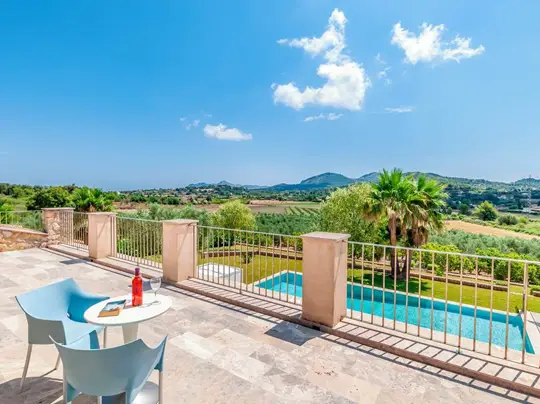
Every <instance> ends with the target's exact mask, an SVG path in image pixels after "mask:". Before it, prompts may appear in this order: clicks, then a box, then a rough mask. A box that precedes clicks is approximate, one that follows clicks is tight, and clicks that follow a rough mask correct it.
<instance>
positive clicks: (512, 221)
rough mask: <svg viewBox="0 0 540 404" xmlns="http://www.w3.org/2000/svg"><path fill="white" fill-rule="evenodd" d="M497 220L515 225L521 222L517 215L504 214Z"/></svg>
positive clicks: (507, 224)
mask: <svg viewBox="0 0 540 404" xmlns="http://www.w3.org/2000/svg"><path fill="white" fill-rule="evenodd" d="M497 222H499V224H501V225H506V226H515V225H517V224H518V223H519V219H518V217H517V216H516V215H502V216H499V218H498V219H497Z"/></svg>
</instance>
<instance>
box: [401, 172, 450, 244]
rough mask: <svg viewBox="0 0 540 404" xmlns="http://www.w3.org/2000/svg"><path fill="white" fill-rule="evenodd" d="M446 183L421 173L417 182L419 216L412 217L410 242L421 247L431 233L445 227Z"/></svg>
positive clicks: (416, 192)
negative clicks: (443, 183) (440, 182)
mask: <svg viewBox="0 0 540 404" xmlns="http://www.w3.org/2000/svg"><path fill="white" fill-rule="evenodd" d="M445 187H446V186H445V185H442V184H439V183H438V182H437V181H435V180H432V179H428V178H427V177H426V176H425V175H423V174H421V175H420V176H419V177H418V179H417V180H416V183H415V194H416V202H415V203H416V204H417V205H418V212H419V213H420V214H419V215H417V216H414V217H412V220H411V222H410V231H409V233H408V241H409V244H410V245H411V246H413V247H420V246H421V245H423V244H425V243H427V242H428V238H429V233H430V232H432V231H439V230H442V229H443V227H444V220H443V218H444V216H443V213H442V211H443V208H444V207H445V206H446V203H445V200H446V198H448V194H446V193H445V192H444V189H445Z"/></svg>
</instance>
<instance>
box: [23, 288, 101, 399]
mask: <svg viewBox="0 0 540 404" xmlns="http://www.w3.org/2000/svg"><path fill="white" fill-rule="evenodd" d="M16 299H17V302H18V303H19V306H21V309H22V310H23V311H24V313H25V314H26V320H27V321H28V351H27V353H26V362H25V364H24V370H23V375H22V378H21V390H22V388H23V385H24V381H25V379H26V374H27V372H28V365H29V364H30V356H31V355H32V346H33V345H50V344H52V342H51V338H50V337H52V338H54V340H55V341H59V342H61V343H63V344H69V343H72V342H75V341H78V340H80V339H81V338H82V339H86V340H88V341H90V340H93V339H95V340H96V341H97V333H98V332H100V331H101V330H102V329H103V327H101V326H96V325H92V324H88V323H87V322H85V321H84V312H85V311H86V310H87V309H88V308H89V307H91V306H93V305H94V304H96V303H99V302H101V301H103V300H106V299H108V297H106V296H96V295H90V294H87V293H85V292H84V291H82V290H81V288H79V286H78V285H77V284H76V283H75V281H74V280H73V279H66V280H64V281H61V282H57V283H53V284H51V285H47V286H44V287H42V288H39V289H36V290H33V291H31V292H28V293H25V294H22V295H19V296H16ZM104 338H105V335H104ZM59 361H60V357H58V359H57V361H56V365H55V366H54V370H56V369H57V368H58V364H59Z"/></svg>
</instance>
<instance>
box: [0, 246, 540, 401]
mask: <svg viewBox="0 0 540 404" xmlns="http://www.w3.org/2000/svg"><path fill="white" fill-rule="evenodd" d="M0 269H1V271H0V292H1V293H0V314H1V315H0V355H2V361H1V362H0V403H2V404H53V403H54V404H60V403H62V402H63V401H62V398H61V391H62V372H61V367H60V369H59V370H57V371H53V372H51V369H52V367H53V364H54V362H55V360H56V351H55V349H54V347H52V346H40V347H36V349H35V352H34V354H33V357H32V360H31V362H30V369H29V375H28V376H29V377H28V379H27V385H26V388H25V390H23V392H22V393H19V389H18V386H19V382H20V376H21V372H22V368H23V364H24V358H25V352H26V342H25V339H26V320H25V317H24V314H23V313H22V312H21V311H20V309H19V307H18V306H17V304H16V302H15V299H14V296H15V295H17V294H20V293H24V292H26V291H29V290H32V289H35V288H38V287H40V286H43V285H46V284H49V283H52V282H54V281H58V280H61V279H65V278H68V277H73V278H74V279H75V280H76V281H77V283H79V284H80V285H81V287H83V288H84V289H85V290H88V291H89V292H92V293H99V294H103V295H109V296H116V295H121V294H125V292H126V290H128V285H129V281H130V278H131V276H130V275H127V274H125V273H123V272H120V271H118V270H114V269H111V268H110V267H106V266H103V265H100V264H97V263H92V262H88V261H85V260H81V259H74V258H73V257H71V256H68V255H63V254H58V253H54V252H51V251H49V250H40V249H32V250H26V251H22V252H21V251H15V252H9V253H0ZM185 286H186V288H194V287H198V288H200V291H199V292H200V293H194V292H190V291H187V290H186V289H179V288H178V287H174V286H171V285H168V286H166V287H165V288H163V289H162V290H161V291H160V292H159V293H163V294H165V295H168V296H170V297H171V298H172V299H173V307H172V309H171V310H169V311H168V312H167V313H166V314H164V315H163V316H160V317H157V318H155V319H153V320H152V321H148V322H145V323H143V324H141V327H140V336H141V338H143V339H144V340H145V341H146V342H148V343H149V344H155V343H156V342H158V341H159V340H160V339H161V338H162V337H163V336H164V335H166V334H168V336H169V340H168V345H167V349H166V355H165V399H166V401H165V402H166V403H170V404H176V403H180V402H182V403H208V404H210V403H212V404H219V403H227V404H228V403H231V402H234V403H237V404H241V403H272V404H275V403H278V404H279V403H291V404H292V403H295V404H296V403H325V404H326V403H329V404H331V403H342V404H345V403H355V402H359V403H365V404H385V403H391V404H401V403H403V404H413V403H415V404H416V403H427V404H430V403H457V404H459V403H473V404H474V403H492V404H498V403H511V402H531V403H540V400H537V399H535V398H533V397H529V396H527V395H524V394H519V393H516V392H513V391H508V390H505V389H502V388H499V387H497V386H493V385H489V384H488V383H483V382H480V381H478V380H473V379H470V378H466V377H463V376H460V375H457V374H454V373H451V372H448V371H442V370H440V369H438V368H435V367H432V366H426V365H425V364H423V363H420V362H416V361H413V360H410V359H405V358H402V357H399V356H396V355H393V354H390V353H388V352H385V351H382V350H378V349H374V348H372V347H370V346H366V345H361V344H358V343H355V342H352V341H351V340H349V339H344V338H339V337H336V336H334V335H331V334H328V333H325V332H321V331H316V330H313V329H310V328H306V327H303V326H301V325H298V324H296V323H294V322H288V321H284V320H283V319H282V318H280V317H281V315H279V314H278V313H277V312H276V315H268V314H262V313H261V312H260V310H250V309H246V308H244V307H242V306H241V305H240V304H231V303H227V302H225V301H224V298H225V296H226V295H228V296H236V297H237V298H239V299H242V300H241V301H243V302H244V303H245V302H249V301H250V300H249V299H250V298H249V297H247V296H239V295H238V294H237V293H236V294H234V293H232V292H231V291H230V290H229V291H226V290H225V289H221V293H222V294H223V295H222V296H221V297H222V298H221V299H213V298H210V297H207V296H206V295H205V294H204V291H205V290H206V292H208V291H211V290H213V286H212V285H206V284H205V283H204V282H199V281H188V282H187V283H186V285H185ZM246 299H247V300H246ZM241 301H238V303H241ZM257 301H258V302H259V305H260V307H259V308H262V307H263V306H264V307H266V308H267V309H270V308H271V309H273V310H274V309H276V310H277V308H276V307H274V306H275V304H274V306H272V304H273V303H272V302H268V301H264V300H262V299H257ZM281 313H288V314H290V315H293V314H294V309H293V308H291V307H289V308H287V309H282V311H281ZM348 324H349V326H350V325H352V324H353V323H352V322H348ZM359 330H360V329H359V328H358V329H357V330H356V331H359ZM356 331H353V332H356ZM379 336H382V334H379ZM108 338H109V343H110V344H111V345H116V344H120V343H121V342H122V333H121V330H119V329H116V328H112V329H110V330H109V335H108ZM374 338H376V337H375V336H374ZM414 348H415V349H418V346H416V345H415V347H414ZM411 349H413V348H411ZM456 358H457V359H459V357H458V356H456ZM155 376H156V375H153V380H155ZM90 403H95V400H93V399H92V398H90V397H87V396H81V397H78V398H77V399H76V400H75V401H74V402H73V404H90Z"/></svg>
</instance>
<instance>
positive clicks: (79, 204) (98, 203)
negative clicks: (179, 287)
mask: <svg viewBox="0 0 540 404" xmlns="http://www.w3.org/2000/svg"><path fill="white" fill-rule="evenodd" d="M73 203H74V205H75V209H76V210H78V211H79V212H108V211H110V210H112V208H113V205H112V198H111V195H110V194H109V193H105V192H103V191H102V190H101V189H98V188H88V187H82V188H77V189H76V190H75V192H73Z"/></svg>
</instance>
